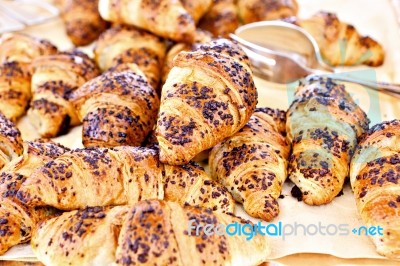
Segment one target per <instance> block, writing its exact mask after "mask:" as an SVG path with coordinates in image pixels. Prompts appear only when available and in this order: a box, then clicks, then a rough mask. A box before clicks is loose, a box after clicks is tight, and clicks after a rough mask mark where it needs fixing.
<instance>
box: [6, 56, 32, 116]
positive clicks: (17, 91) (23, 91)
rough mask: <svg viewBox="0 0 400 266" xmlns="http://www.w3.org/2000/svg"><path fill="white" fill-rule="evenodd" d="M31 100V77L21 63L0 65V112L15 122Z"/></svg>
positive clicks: (13, 62)
mask: <svg viewBox="0 0 400 266" xmlns="http://www.w3.org/2000/svg"><path fill="white" fill-rule="evenodd" d="M30 99H31V76H30V73H29V70H28V68H27V67H26V65H24V64H23V63H18V62H16V61H12V62H5V63H3V64H2V65H0V112H2V113H3V114H4V115H5V116H6V117H7V118H9V119H11V120H13V121H16V120H17V119H18V118H19V117H21V116H22V115H23V114H24V113H25V111H26V109H27V107H28V105H29V101H30Z"/></svg>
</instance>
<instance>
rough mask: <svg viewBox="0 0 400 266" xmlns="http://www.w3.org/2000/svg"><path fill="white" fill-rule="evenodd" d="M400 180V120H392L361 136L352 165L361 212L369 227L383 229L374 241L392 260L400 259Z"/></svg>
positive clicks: (352, 179) (355, 193) (359, 211)
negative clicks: (399, 209)
mask: <svg viewBox="0 0 400 266" xmlns="http://www.w3.org/2000/svg"><path fill="white" fill-rule="evenodd" d="M399 180H400V120H393V121H387V122H383V123H381V124H377V125H375V126H374V127H372V128H371V129H370V131H369V132H368V133H367V134H365V135H364V136H362V137H361V139H360V142H359V144H358V146H357V148H356V149H355V153H354V156H353V158H352V161H351V165H350V182H351V186H352V188H353V191H354V196H355V199H356V203H357V210H358V213H359V214H360V216H361V219H362V221H363V222H364V224H365V225H366V226H367V227H369V228H370V226H375V227H377V226H380V227H381V228H383V231H382V229H381V231H380V233H381V234H382V235H379V231H378V233H377V234H376V235H375V236H371V239H372V241H373V242H374V244H375V246H376V249H377V252H378V253H379V254H381V255H383V256H386V257H388V258H391V259H399V258H400V246H399V242H400V218H399V214H398V210H397V209H398V208H399V207H400V182H399ZM378 230H379V228H378Z"/></svg>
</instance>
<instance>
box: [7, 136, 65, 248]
mask: <svg viewBox="0 0 400 266" xmlns="http://www.w3.org/2000/svg"><path fill="white" fill-rule="evenodd" d="M67 150H68V149H67V148H65V147H63V146H60V145H58V144H56V143H52V142H45V141H29V142H25V143H24V152H23V154H22V155H21V156H19V157H17V158H15V159H14V160H12V161H11V162H9V163H8V164H6V166H5V167H4V168H3V169H2V170H1V172H0V232H1V233H0V235H1V237H0V254H3V253H4V252H6V251H7V250H8V249H9V248H11V247H13V246H15V245H18V244H21V243H26V242H28V241H29V240H30V238H31V234H32V232H33V231H34V230H35V228H36V226H37V224H38V223H39V222H40V221H41V220H43V219H46V218H47V217H48V216H49V215H50V214H51V213H52V210H51V209H49V208H47V207H44V208H35V207H33V206H29V205H25V204H23V203H21V202H20V201H19V200H18V199H17V198H16V194H17V192H18V189H19V188H20V187H21V184H22V183H23V182H24V181H25V180H27V179H29V178H30V175H31V174H32V172H33V171H34V170H35V169H36V168H38V167H40V166H41V165H43V164H44V163H46V162H47V161H50V160H51V159H55V158H57V157H58V156H60V155H61V154H63V153H64V152H65V151H67Z"/></svg>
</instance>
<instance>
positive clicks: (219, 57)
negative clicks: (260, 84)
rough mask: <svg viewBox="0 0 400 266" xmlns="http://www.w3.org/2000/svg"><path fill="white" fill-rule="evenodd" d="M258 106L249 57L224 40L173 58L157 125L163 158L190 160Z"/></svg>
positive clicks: (233, 130) (235, 127)
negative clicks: (172, 65)
mask: <svg viewBox="0 0 400 266" xmlns="http://www.w3.org/2000/svg"><path fill="white" fill-rule="evenodd" d="M256 104H257V90H256V87H255V85H254V82H253V79H252V72H251V70H250V67H249V61H248V57H247V56H246V55H245V54H244V52H243V51H242V50H241V49H240V48H239V46H238V45H236V44H234V43H232V42H230V41H228V40H226V39H219V40H216V41H213V42H210V43H209V44H205V45H201V46H200V48H199V49H198V50H196V51H193V52H181V53H179V54H178V55H177V56H176V57H175V59H174V67H173V68H172V69H171V71H170V73H169V75H168V79H167V81H166V82H165V84H164V86H163V88H162V96H161V106H160V112H159V117H158V121H157V127H156V136H157V140H158V143H159V146H160V160H161V162H163V163H168V164H174V165H177V164H185V163H187V162H188V161H190V160H191V159H192V158H193V157H194V156H196V155H197V154H198V153H200V152H201V151H203V150H207V149H209V148H211V147H213V146H214V145H216V144H217V143H219V142H221V141H222V140H223V139H225V138H226V137H229V136H231V135H233V134H234V133H236V132H237V131H239V129H241V128H242V127H243V126H244V125H245V124H246V123H247V121H248V120H249V119H250V116H251V115H252V114H253V112H254V109H255V106H256Z"/></svg>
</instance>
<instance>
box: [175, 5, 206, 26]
mask: <svg viewBox="0 0 400 266" xmlns="http://www.w3.org/2000/svg"><path fill="white" fill-rule="evenodd" d="M180 1H181V3H182V5H183V7H184V8H185V9H186V11H187V12H188V13H189V14H190V15H191V16H192V18H193V20H194V22H195V23H196V24H197V23H198V22H199V20H200V19H201V18H202V17H203V16H204V14H206V12H207V11H208V10H209V9H210V7H211V4H212V2H213V0H203V1H198V0H180Z"/></svg>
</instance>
